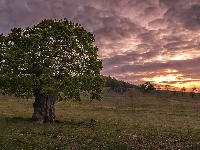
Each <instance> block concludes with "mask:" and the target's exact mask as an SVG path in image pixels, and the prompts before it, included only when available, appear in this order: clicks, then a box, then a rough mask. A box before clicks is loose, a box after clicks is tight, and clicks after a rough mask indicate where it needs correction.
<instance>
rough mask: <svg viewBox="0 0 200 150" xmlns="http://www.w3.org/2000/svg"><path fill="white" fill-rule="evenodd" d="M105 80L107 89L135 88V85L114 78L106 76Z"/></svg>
mask: <svg viewBox="0 0 200 150" xmlns="http://www.w3.org/2000/svg"><path fill="white" fill-rule="evenodd" d="M104 78H105V81H106V82H105V87H125V88H133V87H135V85H133V84H130V83H128V82H125V81H122V80H117V79H115V78H112V77H110V76H108V77H106V76H104Z"/></svg>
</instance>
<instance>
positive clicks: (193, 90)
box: [190, 87, 197, 98]
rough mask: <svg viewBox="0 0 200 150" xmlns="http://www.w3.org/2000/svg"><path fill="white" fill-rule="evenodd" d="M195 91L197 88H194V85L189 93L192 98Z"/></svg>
mask: <svg viewBox="0 0 200 150" xmlns="http://www.w3.org/2000/svg"><path fill="white" fill-rule="evenodd" d="M195 91H197V89H196V87H193V88H192V92H190V95H191V97H192V98H194V95H195Z"/></svg>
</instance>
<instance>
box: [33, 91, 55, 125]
mask: <svg viewBox="0 0 200 150" xmlns="http://www.w3.org/2000/svg"><path fill="white" fill-rule="evenodd" d="M56 98H57V97H56V94H41V93H40V92H36V93H35V102H34V103H33V108H34V113H33V116H32V120H34V121H36V122H38V123H43V122H54V121H55V108H54V104H55V101H56Z"/></svg>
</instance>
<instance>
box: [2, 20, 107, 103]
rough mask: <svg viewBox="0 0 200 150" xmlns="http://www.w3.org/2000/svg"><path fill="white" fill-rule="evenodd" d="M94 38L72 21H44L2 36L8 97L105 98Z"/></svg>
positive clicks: (3, 80) (5, 83) (3, 84)
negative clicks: (84, 95) (83, 95)
mask: <svg viewBox="0 0 200 150" xmlns="http://www.w3.org/2000/svg"><path fill="white" fill-rule="evenodd" d="M94 40H95V38H94V35H93V34H92V33H90V32H87V31H86V30H84V29H83V27H81V26H80V25H79V24H74V23H72V22H69V21H68V20H66V19H64V20H58V21H56V20H43V21H42V22H40V23H38V24H36V25H34V26H33V27H32V28H30V27H27V28H26V29H21V28H14V29H12V30H11V33H9V34H8V36H4V35H3V34H1V36H0V46H1V51H0V60H1V65H0V81H1V83H0V86H1V89H2V90H3V91H4V92H5V93H7V94H15V95H16V96H20V97H26V98H28V97H32V96H33V95H34V92H35V91H36V90H40V91H41V92H42V93H47V94H49V93H58V92H62V93H63V95H64V97H65V98H75V99H78V100H79V99H80V91H82V90H83V91H88V92H89V93H90V94H91V98H92V99H101V88H102V86H103V84H104V81H103V77H102V76H101V74H100V70H101V69H102V62H101V60H99V59H98V58H97V57H98V55H97V51H98V48H97V47H96V46H93V45H92V43H93V42H94Z"/></svg>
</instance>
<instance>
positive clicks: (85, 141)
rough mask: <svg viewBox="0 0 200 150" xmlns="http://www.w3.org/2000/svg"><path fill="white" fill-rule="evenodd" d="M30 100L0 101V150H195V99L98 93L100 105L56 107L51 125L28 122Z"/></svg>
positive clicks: (199, 116)
mask: <svg viewBox="0 0 200 150" xmlns="http://www.w3.org/2000/svg"><path fill="white" fill-rule="evenodd" d="M32 103H33V99H29V100H22V99H17V98H14V97H8V96H1V97H0V148H1V149H2V150H4V149H5V150H7V149H8V150H10V149H17V150H18V149H19V150H21V149H28V150H31V149H38V150H41V149H65V150H66V149H89V150H90V149H108V150H112V149H113V150H116V149H120V150H121V149H197V150H198V149H200V113H199V108H200V95H195V99H192V98H191V97H190V95H189V93H185V95H184V96H181V94H180V93H172V92H169V91H154V92H150V93H141V92H139V91H136V90H134V89H131V90H130V91H128V92H126V93H124V94H118V93H114V92H110V93H107V92H106V89H104V98H103V100H102V101H93V102H90V101H89V99H88V98H87V97H83V100H82V101H81V102H76V101H72V100H69V101H60V102H56V106H55V107H56V115H57V117H56V119H57V121H56V122H55V123H52V124H51V123H44V124H37V123H35V122H32V121H31V120H30V117H31V115H32V113H33V108H32Z"/></svg>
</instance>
